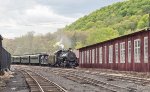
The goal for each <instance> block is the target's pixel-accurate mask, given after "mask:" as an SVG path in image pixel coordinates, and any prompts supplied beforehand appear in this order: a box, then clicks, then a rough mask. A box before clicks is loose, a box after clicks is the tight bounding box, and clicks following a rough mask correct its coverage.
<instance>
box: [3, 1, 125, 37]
mask: <svg viewBox="0 0 150 92" xmlns="http://www.w3.org/2000/svg"><path fill="white" fill-rule="evenodd" d="M119 1H122V0H0V34H1V35H2V36H3V37H5V38H14V37H18V36H21V35H24V34H26V33H27V32H29V31H34V32H35V33H36V34H41V33H42V34H46V33H48V32H54V31H56V30H57V29H58V28H62V27H65V25H69V24H71V23H72V22H74V21H76V20H77V19H78V18H80V17H82V16H84V15H87V14H89V13H91V12H92V11H94V10H96V9H100V8H101V7H103V6H107V5H110V4H112V3H115V2H119Z"/></svg>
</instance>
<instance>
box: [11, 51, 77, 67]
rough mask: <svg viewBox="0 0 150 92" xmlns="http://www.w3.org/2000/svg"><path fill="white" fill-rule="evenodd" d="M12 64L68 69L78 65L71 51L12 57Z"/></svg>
mask: <svg viewBox="0 0 150 92" xmlns="http://www.w3.org/2000/svg"><path fill="white" fill-rule="evenodd" d="M12 64H30V65H47V66H53V67H68V68H74V67H77V66H78V65H79V64H78V62H77V57H76V55H75V53H74V52H73V51H71V50H58V51H56V52H55V53H54V54H51V55H48V54H45V53H40V54H31V55H23V56H12Z"/></svg>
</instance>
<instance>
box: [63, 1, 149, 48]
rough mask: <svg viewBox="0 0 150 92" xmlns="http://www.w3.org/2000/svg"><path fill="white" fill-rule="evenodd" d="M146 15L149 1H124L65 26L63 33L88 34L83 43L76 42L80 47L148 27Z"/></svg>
mask: <svg viewBox="0 0 150 92" xmlns="http://www.w3.org/2000/svg"><path fill="white" fill-rule="evenodd" d="M148 13H150V0H126V1H124V2H118V3H115V4H113V5H109V6H106V7H103V8H101V9H99V10H96V11H94V12H92V13H91V14H89V15H86V16H84V17H82V18H80V19H78V20H77V21H76V22H74V23H72V24H71V25H68V26H66V27H65V28H64V31H76V32H81V31H84V32H86V33H88V34H89V35H88V34H87V38H86V39H84V41H78V42H77V45H79V46H77V47H81V46H84V45H88V44H93V43H96V42H101V41H104V40H108V39H111V38H114V37H117V36H120V35H124V34H128V33H131V32H134V31H136V30H138V29H142V28H144V27H148ZM85 41H86V42H85Z"/></svg>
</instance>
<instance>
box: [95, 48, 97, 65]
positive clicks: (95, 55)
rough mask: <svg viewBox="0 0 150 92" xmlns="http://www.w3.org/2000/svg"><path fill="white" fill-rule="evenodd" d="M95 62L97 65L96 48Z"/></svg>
mask: <svg viewBox="0 0 150 92" xmlns="http://www.w3.org/2000/svg"><path fill="white" fill-rule="evenodd" d="M95 62H96V63H97V48H96V54H95Z"/></svg>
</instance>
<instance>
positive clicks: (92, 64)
mask: <svg viewBox="0 0 150 92" xmlns="http://www.w3.org/2000/svg"><path fill="white" fill-rule="evenodd" d="M144 37H148V63H145V62H144ZM136 39H140V62H139V63H137V62H135V60H134V41H135V40H136ZM149 39H150V30H149V29H146V30H142V31H139V32H136V33H133V34H129V35H126V36H122V37H118V38H115V39H112V40H108V41H105V42H102V43H97V44H94V45H91V46H86V47H83V48H80V49H79V52H84V56H83V58H84V61H83V62H82V63H80V67H85V68H106V69H113V70H123V71H138V72H149V71H150V49H149V48H150V40H149ZM128 41H131V62H129V61H128ZM122 42H125V63H123V62H121V61H120V54H121V53H120V43H122ZM116 43H118V63H116V56H115V55H116V52H115V44H116ZM110 45H112V46H113V52H112V54H113V58H112V63H109V46H110ZM105 46H106V52H105ZM100 47H102V63H100V57H99V54H100V52H99V48H100ZM93 50H94V55H92V54H93ZM87 51H88V53H89V54H88V56H87ZM96 51H97V52H96ZM92 56H94V57H92ZM105 56H106V57H105ZM87 57H88V58H87ZM79 58H82V54H81V53H80V55H79ZM93 58H94V59H93ZM87 59H89V60H87ZM105 59H106V62H105ZM92 60H94V61H92ZM79 62H81V59H79Z"/></svg>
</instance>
